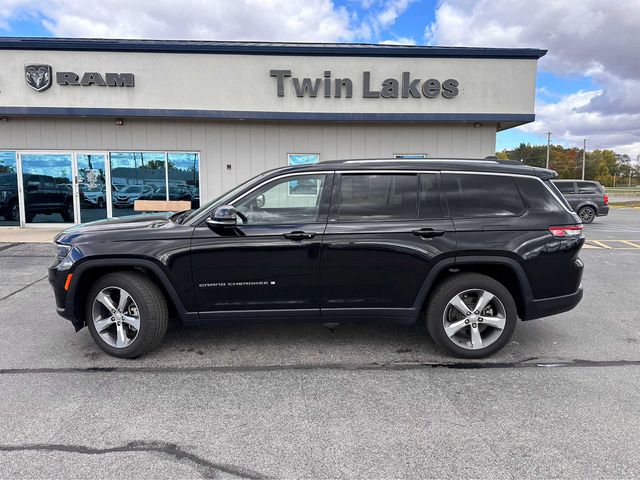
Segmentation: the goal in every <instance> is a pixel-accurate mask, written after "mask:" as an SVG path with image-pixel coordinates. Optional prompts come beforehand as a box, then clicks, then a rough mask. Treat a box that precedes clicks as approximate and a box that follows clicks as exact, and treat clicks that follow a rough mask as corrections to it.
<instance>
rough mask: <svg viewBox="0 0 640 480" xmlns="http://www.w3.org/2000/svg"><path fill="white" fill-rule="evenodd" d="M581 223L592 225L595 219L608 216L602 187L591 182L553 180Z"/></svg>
mask: <svg viewBox="0 0 640 480" xmlns="http://www.w3.org/2000/svg"><path fill="white" fill-rule="evenodd" d="M553 183H554V184H555V185H556V187H558V190H560V192H561V193H562V195H564V197H565V198H566V199H567V202H569V205H570V206H571V208H572V209H573V211H574V212H578V216H579V217H580V219H581V220H582V223H592V222H593V221H594V220H595V219H596V217H602V216H605V215H609V197H608V196H607V194H606V193H605V192H604V187H603V186H602V185H600V183H598V182H594V181H591V180H554V181H553Z"/></svg>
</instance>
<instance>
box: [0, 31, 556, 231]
mask: <svg viewBox="0 0 640 480" xmlns="http://www.w3.org/2000/svg"><path fill="white" fill-rule="evenodd" d="M545 53H546V52H545V51H544V50H537V49H483V48H458V47H422V46H386V45H351V44H282V43H225V42H183V41H135V40H77V39H11V38H5V39H0V65H2V68H0V225H22V226H30V225H39V224H50V223H63V222H64V223H74V222H76V223H77V222H85V221H90V220H96V219H100V218H106V217H112V216H122V215H128V214H132V213H134V212H133V209H132V201H133V200H134V199H135V198H139V197H144V196H145V195H147V196H148V195H150V194H153V195H155V196H154V197H153V198H160V197H163V196H164V197H165V198H169V199H191V200H192V203H193V204H194V206H195V205H197V204H198V202H200V201H202V202H205V201H208V200H210V199H212V198H215V197H216V196H218V195H220V194H221V193H223V192H224V191H226V190H228V189H230V188H232V187H234V186H235V185H237V184H238V183H240V182H242V181H244V180H246V179H248V178H249V177H251V176H254V175H256V174H258V173H260V172H262V171H264V170H267V169H271V168H275V167H279V166H283V165H287V164H295V163H308V162H316V161H323V160H333V159H340V158H376V157H393V156H398V157H400V156H416V157H427V158H429V157H450V158H482V157H485V156H489V155H494V154H495V142H496V132H497V131H499V130H504V129H507V128H511V127H514V126H517V125H522V124H524V123H528V122H531V121H533V120H534V118H535V117H534V99H535V79H536V66H537V60H538V59H539V58H540V57H541V56H543V55H544V54H545ZM119 199H120V200H119ZM122 199H124V200H122Z"/></svg>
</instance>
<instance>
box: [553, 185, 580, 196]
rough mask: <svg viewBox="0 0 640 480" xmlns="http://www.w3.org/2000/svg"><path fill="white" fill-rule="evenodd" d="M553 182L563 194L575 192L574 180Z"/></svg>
mask: <svg viewBox="0 0 640 480" xmlns="http://www.w3.org/2000/svg"><path fill="white" fill-rule="evenodd" d="M553 184H554V185H555V186H556V187H558V190H560V193H562V194H563V195H573V194H574V193H575V190H574V188H573V182H553Z"/></svg>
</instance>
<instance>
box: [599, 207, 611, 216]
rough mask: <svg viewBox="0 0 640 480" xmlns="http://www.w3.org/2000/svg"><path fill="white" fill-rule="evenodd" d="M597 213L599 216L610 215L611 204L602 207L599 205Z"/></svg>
mask: <svg viewBox="0 0 640 480" xmlns="http://www.w3.org/2000/svg"><path fill="white" fill-rule="evenodd" d="M597 215H598V216H599V217H605V216H607V215H609V205H604V206H602V207H598V211H597Z"/></svg>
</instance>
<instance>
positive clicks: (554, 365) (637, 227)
mask: <svg viewBox="0 0 640 480" xmlns="http://www.w3.org/2000/svg"><path fill="white" fill-rule="evenodd" d="M586 236H587V240H588V246H587V248H585V249H584V251H583V253H582V255H581V257H582V259H583V260H584V262H585V265H586V267H585V275H584V279H583V285H584V288H585V297H584V299H583V301H582V303H581V304H580V305H579V306H578V307H577V308H576V309H575V310H573V311H571V312H568V313H565V314H562V315H558V316H555V317H550V318H548V319H544V320H538V321H532V322H522V323H520V324H519V325H518V328H517V329H516V333H515V334H514V336H513V338H512V340H511V342H510V343H509V344H508V345H507V347H506V348H505V349H503V350H502V351H501V352H499V353H498V354H497V355H495V356H493V357H491V358H490V359H487V360H483V361H477V362H471V363H460V362H457V361H455V360H452V359H451V358H449V357H446V356H445V355H443V354H442V353H441V352H440V351H438V350H437V348H436V347H435V345H434V344H433V343H432V342H431V341H430V340H428V339H427V338H426V336H425V333H424V332H423V331H422V330H421V329H419V328H413V327H403V326H395V325H386V326H385V325H340V326H337V327H335V328H328V327H325V326H320V325H287V324H276V325H236V326H230V325H227V326H215V327H202V328H189V329H186V328H179V327H177V326H173V327H172V328H171V329H170V331H169V334H168V335H167V337H166V339H165V341H164V342H163V344H162V346H161V348H159V349H158V350H156V351H154V352H152V353H151V354H149V355H147V356H146V357H144V358H141V359H138V360H134V361H124V360H118V359H114V358H112V357H108V356H106V355H105V354H103V353H102V352H101V350H99V349H98V348H97V347H96V346H95V344H94V343H93V341H92V340H91V337H90V335H89V333H88V332H87V330H86V329H84V330H82V331H80V332H79V333H74V330H73V328H72V327H71V325H70V324H69V323H68V322H67V321H65V320H63V319H62V318H60V317H58V316H57V315H56V314H55V308H54V300H53V295H52V292H51V290H50V287H49V285H48V283H47V280H46V268H47V266H48V265H49V263H50V261H51V258H52V248H51V246H50V245H47V244H41V245H37V244H0V272H1V274H2V275H1V277H0V278H2V282H1V283H0V399H1V400H2V401H1V402H0V477H2V478H51V477H65V478H87V477H93V478H122V477H126V478H132V477H135V478H200V477H205V478H425V477H437V478H460V477H465V478H466V477H483V478H487V477H489V478H514V477H518V478H521V477H525V478H550V477H562V478H576V477H580V478H623V477H624V478H630V477H640V457H638V454H637V452H638V451H640V438H639V436H638V432H640V389H639V388H638V385H640V313H639V312H638V308H637V304H638V297H639V296H640V282H639V281H638V278H639V274H638V272H639V271H640V209H631V208H625V209H612V211H611V214H610V215H609V217H606V218H599V219H598V220H597V221H596V223H594V224H593V225H589V226H587V227H586Z"/></svg>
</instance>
